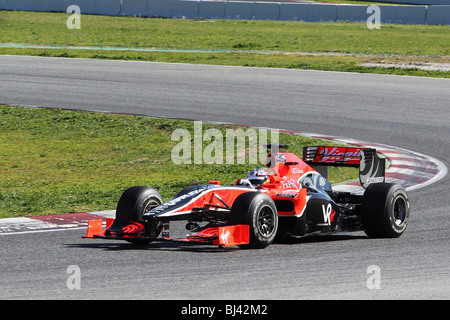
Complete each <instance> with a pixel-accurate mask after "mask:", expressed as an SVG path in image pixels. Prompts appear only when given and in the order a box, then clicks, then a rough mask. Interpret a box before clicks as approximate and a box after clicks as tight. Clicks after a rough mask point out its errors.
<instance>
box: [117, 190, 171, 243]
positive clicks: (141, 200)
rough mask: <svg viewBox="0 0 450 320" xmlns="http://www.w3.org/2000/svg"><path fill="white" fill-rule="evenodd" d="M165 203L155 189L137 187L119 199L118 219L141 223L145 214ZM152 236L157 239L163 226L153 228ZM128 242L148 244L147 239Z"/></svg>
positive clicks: (127, 191)
mask: <svg viewBox="0 0 450 320" xmlns="http://www.w3.org/2000/svg"><path fill="white" fill-rule="evenodd" d="M162 203H163V198H162V196H161V195H160V194H159V192H158V191H156V190H155V189H153V188H150V187H144V186H136V187H131V188H128V189H127V190H125V192H124V193H123V194H122V196H121V197H120V199H119V203H118V204H117V210H116V219H117V220H119V221H141V220H142V215H143V214H144V213H145V212H148V211H150V210H151V209H153V208H156V207H157V206H159V205H160V204H162ZM151 229H153V230H150V231H153V234H151V236H153V237H157V236H158V235H159V233H160V232H161V226H153V227H152V228H151ZM127 241H128V242H131V243H134V244H148V243H149V242H150V240H147V239H130V240H127Z"/></svg>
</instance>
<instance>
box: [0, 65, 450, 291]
mask: <svg viewBox="0 0 450 320" xmlns="http://www.w3.org/2000/svg"><path fill="white" fill-rule="evenodd" d="M0 74H1V77H0V103H7V104H11V105H31V106H40V107H65V108H75V109H89V110H99V111H113V112H125V113H133V114H145V115H149V116H166V117H182V118H190V119H197V120H204V121H208V120H209V121H224V122H231V123H238V124H245V125H255V126H268V127H272V128H281V129H289V130H295V131H306V132H317V133H321V134H328V135H335V136H345V137H349V138H357V139H362V140H366V141H372V142H377V143H384V144H389V145H393V146H398V147H402V148H406V149H410V150H413V151H417V152H420V153H423V154H426V155H430V156H432V157H435V158H437V159H439V160H441V161H442V162H443V163H444V164H445V165H446V166H447V167H449V161H448V159H449V158H450V134H449V132H450V125H449V119H450V108H449V107H450V80H449V79H432V78H419V77H399V76H388V75H370V74H353V73H337V72H319V71H302V70H283V69H267V68H245V67H226V66H204V65H187V64H166V63H145V62H125V61H100V60H83V59H73V60H72V59H63V58H39V57H12V56H1V57H0ZM30 161H32V159H31V160H30ZM186 174H188V172H187V173H186ZM449 182H450V181H449V177H448V175H447V176H445V177H444V178H443V179H441V180H440V181H438V182H436V183H434V184H432V185H430V186H427V187H425V188H421V189H418V190H414V191H411V192H410V193H409V196H410V201H411V217H410V221H409V225H408V228H407V230H406V232H405V233H404V234H403V236H402V237H400V238H398V239H369V238H367V237H366V236H365V234H364V233H350V234H341V235H336V236H331V237H314V238H305V239H303V240H298V241H294V242H292V243H277V244H273V245H271V246H269V247H268V248H266V249H264V250H240V249H237V248H228V249H221V248H217V247H211V246H186V245H182V246H180V245H176V244H171V243H163V244H153V245H150V246H147V247H139V246H134V245H131V244H127V243H122V242H112V241H98V240H91V239H81V238H80V237H81V236H82V235H83V231H82V230H71V231H61V232H39V233H25V234H11V235H0V257H1V259H0V298H1V299H28V298H29V299H123V298H125V299H449V298H450V258H449V257H450V241H449V227H450V213H449V207H450V197H449V196H448V195H449V194H450V186H449ZM70 265H77V266H78V267H79V268H80V273H81V289H73V290H70V289H69V288H68V287H67V280H68V278H69V276H70V275H71V274H70V273H67V268H68V267H69V266H70ZM373 265H374V266H377V267H379V270H380V289H369V288H368V286H367V281H368V280H369V282H370V279H371V278H369V277H370V276H371V275H373V274H372V273H368V268H369V267H370V266H373ZM369 270H370V269H369Z"/></svg>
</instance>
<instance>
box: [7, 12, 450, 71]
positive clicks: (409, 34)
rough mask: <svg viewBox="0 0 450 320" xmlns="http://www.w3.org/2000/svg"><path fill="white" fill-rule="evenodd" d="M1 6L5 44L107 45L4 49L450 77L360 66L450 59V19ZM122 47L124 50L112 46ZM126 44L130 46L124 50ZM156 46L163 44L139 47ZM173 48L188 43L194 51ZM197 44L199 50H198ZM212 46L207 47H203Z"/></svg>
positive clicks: (89, 55)
mask: <svg viewBox="0 0 450 320" xmlns="http://www.w3.org/2000/svg"><path fill="white" fill-rule="evenodd" d="M68 17H69V15H68V14H65V13H36V12H10V11H0V29H1V30H2V32H1V34H0V44H9V45H14V44H32V45H46V46H50V47H52V46H53V47H79V46H85V47H96V48H98V47H104V49H95V50H83V49H77V50H74V49H61V48H60V49H50V48H47V49H33V48H26V47H17V48H1V47H0V54H15V55H38V56H56V57H73V58H95V59H121V60H141V61H160V62H184V63H201V64H219V65H238V66H257V67H279V68H300V69H316V70H332V71H347V72H370V73H387V74H397V75H415V76H432V77H450V72H444V71H426V70H420V69H417V68H409V69H402V68H382V67H363V66H361V65H360V64H362V63H377V62H410V61H414V62H446V63H448V62H450V49H449V48H450V32H449V31H450V26H434V25H392V24H383V25H382V27H381V29H379V30H377V29H373V30H370V29H368V28H367V27H366V25H365V23H349V22H335V23H307V22H299V21H256V20H251V21H246V20H187V19H153V18H152V19H148V18H133V17H107V16H94V15H82V17H81V29H80V30H76V29H74V30H69V29H68V28H67V26H66V20H67V18H68ZM111 48H119V49H121V50H120V51H115V50H108V49H111ZM124 48H129V50H124ZM143 48H144V49H145V48H146V49H151V48H159V49H161V48H162V49H164V50H166V51H151V50H149V51H146V52H143V51H136V50H139V49H143ZM171 49H172V50H180V49H181V50H183V49H189V50H191V52H182V51H181V52H180V51H171ZM195 50H198V51H197V52H195ZM208 50H209V51H210V52H205V51H208Z"/></svg>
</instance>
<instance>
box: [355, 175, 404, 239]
mask: <svg viewBox="0 0 450 320" xmlns="http://www.w3.org/2000/svg"><path fill="white" fill-rule="evenodd" d="M409 212H410V208H409V200H408V195H407V193H406V191H405V190H404V189H403V188H402V187H401V186H400V185H398V184H394V183H374V184H370V185H369V186H368V187H367V189H366V191H365V192H364V197H363V201H362V207H361V218H362V225H363V228H364V230H365V233H366V234H367V235H368V236H370V237H374V238H398V237H400V236H401V235H402V234H403V232H404V231H405V229H406V226H407V224H408V218H409Z"/></svg>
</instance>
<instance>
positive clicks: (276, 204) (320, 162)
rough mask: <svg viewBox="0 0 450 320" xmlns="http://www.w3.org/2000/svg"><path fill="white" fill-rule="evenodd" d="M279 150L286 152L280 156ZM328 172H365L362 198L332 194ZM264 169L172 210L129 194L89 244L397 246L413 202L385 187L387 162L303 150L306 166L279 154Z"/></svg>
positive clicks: (93, 231) (199, 189)
mask: <svg viewBox="0 0 450 320" xmlns="http://www.w3.org/2000/svg"><path fill="white" fill-rule="evenodd" d="M268 147H269V148H271V149H272V148H274V146H270V145H269V146H268ZM281 147H287V146H276V150H279V149H278V148H281ZM327 166H352V167H356V168H359V178H360V183H361V185H362V187H363V188H364V189H363V190H364V192H362V193H361V194H355V193H350V192H339V191H334V190H333V189H332V186H331V184H330V182H329V181H328V180H327ZM266 167H267V168H266V169H265V172H263V171H262V170H255V171H252V172H251V173H250V174H249V176H248V178H247V179H239V180H238V181H237V183H236V184H235V185H232V186H222V185H220V182H219V181H210V182H209V184H205V185H198V184H194V185H190V186H189V187H187V188H185V189H183V190H181V191H180V192H179V193H178V194H177V195H176V196H175V197H174V198H173V199H171V200H169V201H167V202H163V199H162V197H161V195H160V194H159V193H158V191H156V190H155V189H153V188H150V187H145V186H135V187H131V188H129V189H127V190H126V191H125V192H124V193H123V194H122V196H121V197H120V199H119V202H118V205H117V210H116V218H115V219H107V222H106V228H105V229H103V228H102V220H93V221H89V224H88V231H87V235H86V237H85V238H98V239H117V240H126V241H128V242H131V243H135V244H148V243H150V242H153V241H179V242H192V243H200V244H213V245H220V246H232V245H237V246H239V247H242V248H265V247H267V246H268V245H270V244H271V243H272V242H273V241H274V239H275V238H276V237H303V236H306V235H309V234H313V233H322V234H323V233H334V232H340V231H364V232H365V233H366V234H367V235H368V236H370V237H387V238H396V237H399V236H400V235H402V233H403V232H404V231H405V229H406V225H407V222H408V217H409V213H410V206H409V200H408V195H407V193H406V191H405V190H404V189H403V188H402V187H401V186H400V185H398V184H392V183H386V182H385V177H384V176H385V159H384V158H380V157H379V156H378V154H377V153H376V150H375V149H363V148H347V147H326V146H315V147H305V148H304V150H303V159H300V158H299V157H298V156H296V155H295V154H293V153H288V152H278V151H276V152H271V153H270V154H269V155H268V157H267V161H266ZM180 220H184V221H186V229H187V230H189V234H188V235H186V236H185V237H181V238H171V236H170V228H169V226H170V222H171V221H180Z"/></svg>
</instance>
